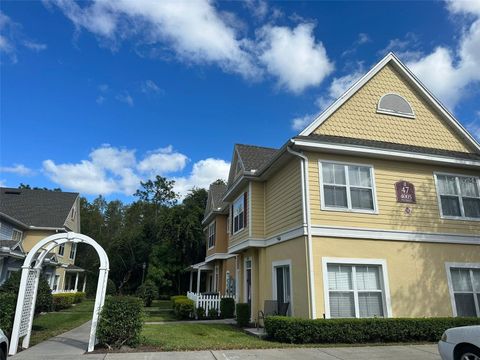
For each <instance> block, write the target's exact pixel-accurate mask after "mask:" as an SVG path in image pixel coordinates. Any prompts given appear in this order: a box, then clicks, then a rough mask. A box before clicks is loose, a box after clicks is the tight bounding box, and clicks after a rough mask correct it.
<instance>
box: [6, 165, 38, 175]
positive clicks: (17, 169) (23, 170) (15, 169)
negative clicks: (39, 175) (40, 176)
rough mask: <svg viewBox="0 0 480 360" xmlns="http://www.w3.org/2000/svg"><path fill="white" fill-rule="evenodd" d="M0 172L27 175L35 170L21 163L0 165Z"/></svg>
mask: <svg viewBox="0 0 480 360" xmlns="http://www.w3.org/2000/svg"><path fill="white" fill-rule="evenodd" d="M0 173H10V174H15V175H20V176H28V175H33V174H34V173H35V172H34V171H33V170H32V169H30V168H27V167H26V166H25V165H23V164H15V165H13V166H2V167H0Z"/></svg>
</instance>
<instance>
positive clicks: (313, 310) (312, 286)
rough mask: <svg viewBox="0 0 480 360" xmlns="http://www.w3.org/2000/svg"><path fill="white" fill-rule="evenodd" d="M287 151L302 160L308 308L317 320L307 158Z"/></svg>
mask: <svg viewBox="0 0 480 360" xmlns="http://www.w3.org/2000/svg"><path fill="white" fill-rule="evenodd" d="M287 151H288V152H289V153H290V154H292V155H295V156H298V157H300V158H301V159H302V161H301V162H300V166H301V177H302V205H303V209H304V214H303V221H304V223H305V222H306V225H307V252H308V274H309V277H308V278H309V287H310V308H311V311H310V312H311V317H312V319H316V318H317V306H316V299H315V274H314V267H313V246H312V226H311V214H310V188H309V185H308V183H309V181H308V158H307V157H306V156H305V155H304V154H303V153H300V152H297V151H294V150H292V149H291V148H290V147H289V146H287Z"/></svg>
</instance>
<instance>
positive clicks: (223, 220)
mask: <svg viewBox="0 0 480 360" xmlns="http://www.w3.org/2000/svg"><path fill="white" fill-rule="evenodd" d="M212 221H215V246H214V247H213V248H211V249H209V248H208V225H207V227H206V231H205V244H206V245H205V246H206V247H207V256H210V255H213V254H215V253H226V252H227V247H228V234H227V216H226V215H217V216H215V220H212ZM210 224H211V223H210ZM210 224H209V225H210Z"/></svg>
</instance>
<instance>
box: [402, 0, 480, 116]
mask: <svg viewBox="0 0 480 360" xmlns="http://www.w3.org/2000/svg"><path fill="white" fill-rule="evenodd" d="M479 7H480V5H479V2H478V1H454V2H448V3H447V9H448V10H449V11H451V12H452V13H453V14H459V13H461V14H468V15H470V17H471V18H473V19H474V20H473V22H472V21H470V22H469V21H468V20H467V19H466V18H464V17H463V18H462V19H461V21H465V23H463V24H464V31H463V33H462V36H461V38H460V41H459V44H458V46H457V47H456V48H454V49H450V48H447V47H444V46H439V47H437V48H436V49H435V50H434V51H433V52H432V53H430V54H428V55H426V56H423V57H421V58H419V59H417V60H414V61H410V62H408V63H407V65H408V66H409V67H410V68H411V69H412V71H413V72H414V73H415V74H416V75H417V76H418V77H419V79H420V80H421V81H422V82H424V83H425V85H426V86H427V87H428V88H429V89H431V90H432V92H433V93H434V94H435V95H436V96H437V97H438V98H439V99H440V100H441V101H442V102H443V103H444V104H445V105H446V106H447V107H448V108H450V109H451V110H454V109H455V106H456V105H457V104H458V103H459V102H460V101H461V99H462V98H463V97H465V96H467V95H468V91H467V90H468V89H469V87H470V86H471V85H473V84H476V83H478V82H479V81H480V71H479V70H478V69H479V68H480V11H479V10H478V8H479ZM439 74H441V76H439Z"/></svg>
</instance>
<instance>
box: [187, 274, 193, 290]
mask: <svg viewBox="0 0 480 360" xmlns="http://www.w3.org/2000/svg"><path fill="white" fill-rule="evenodd" d="M192 283H193V271H191V270H190V286H189V287H188V289H189V290H188V291H190V292H192V285H193V284H192Z"/></svg>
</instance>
